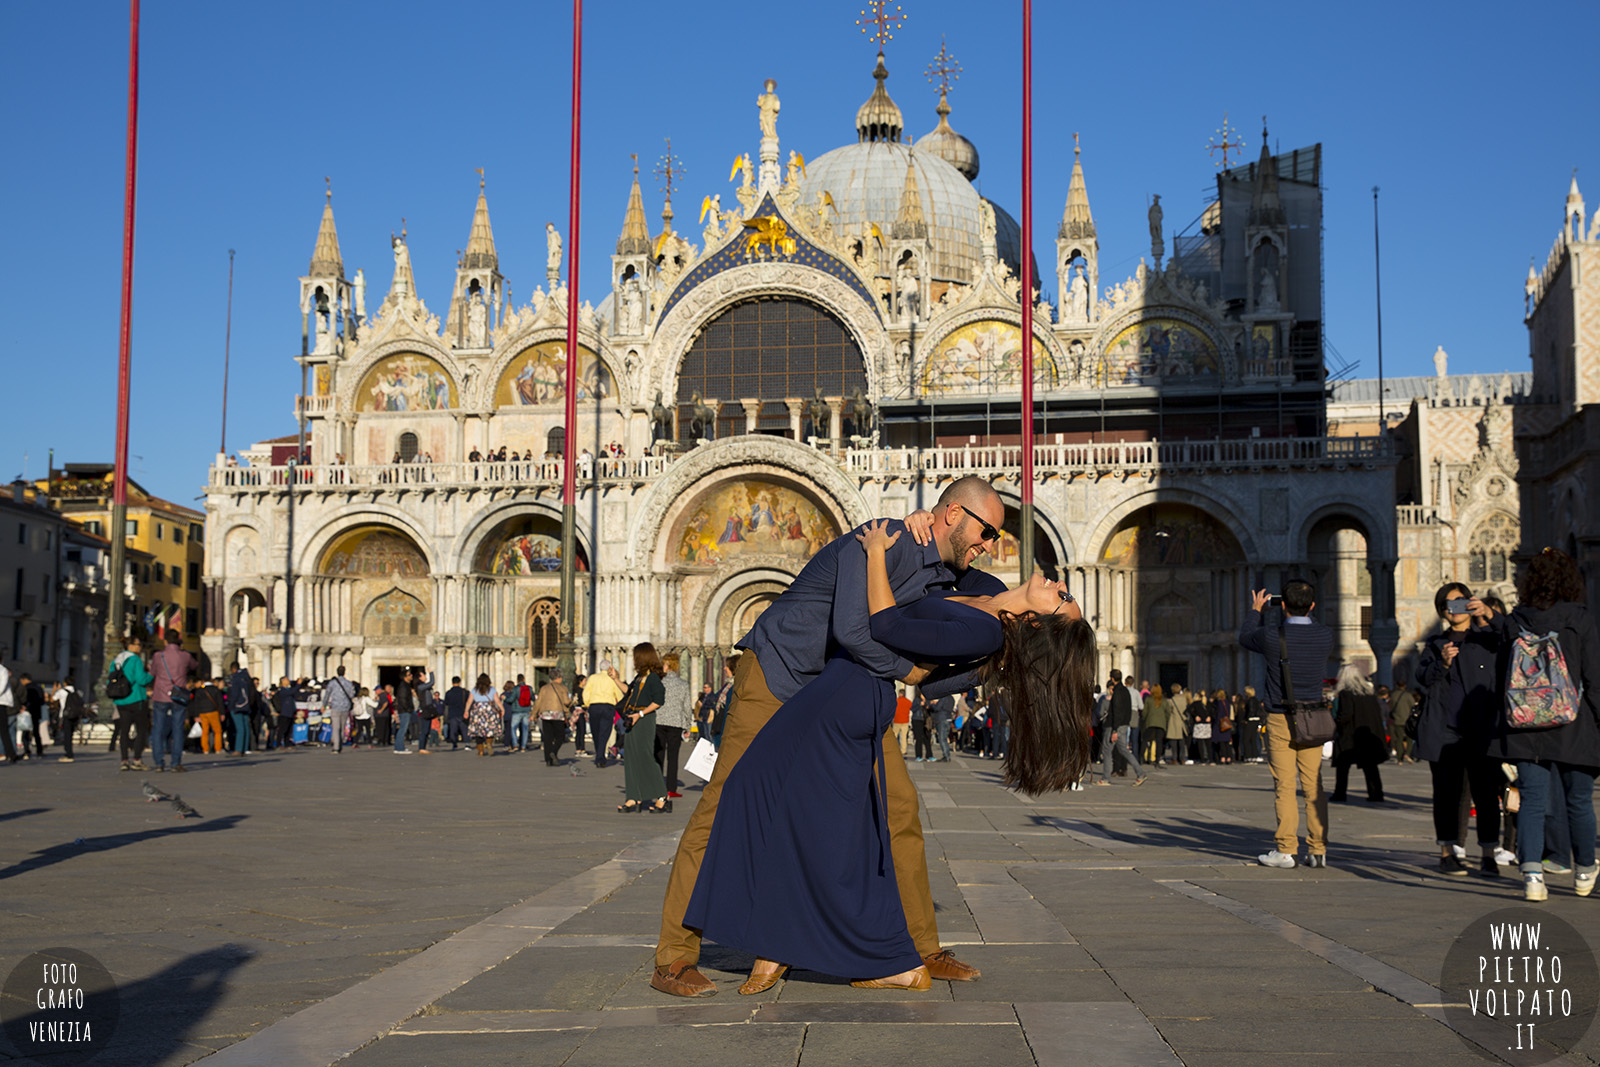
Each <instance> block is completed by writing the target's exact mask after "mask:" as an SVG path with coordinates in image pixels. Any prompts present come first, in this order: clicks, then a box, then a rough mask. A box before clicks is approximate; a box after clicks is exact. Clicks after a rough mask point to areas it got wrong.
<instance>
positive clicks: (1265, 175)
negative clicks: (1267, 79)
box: [1250, 122, 1284, 226]
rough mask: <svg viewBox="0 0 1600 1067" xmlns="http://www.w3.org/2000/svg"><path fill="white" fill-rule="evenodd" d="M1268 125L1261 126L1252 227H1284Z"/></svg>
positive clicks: (1275, 162) (1276, 171)
mask: <svg viewBox="0 0 1600 1067" xmlns="http://www.w3.org/2000/svg"><path fill="white" fill-rule="evenodd" d="M1268 143H1269V142H1268V141H1267V125H1266V123H1265V122H1262V124H1261V158H1260V159H1258V160H1257V161H1256V188H1255V192H1254V193H1252V194H1251V196H1250V225H1251V226H1282V225H1284V216H1283V203H1282V202H1281V201H1280V200H1279V199H1278V164H1277V161H1276V160H1274V159H1273V158H1272V153H1271V152H1270V151H1269V150H1268V148H1267V145H1268Z"/></svg>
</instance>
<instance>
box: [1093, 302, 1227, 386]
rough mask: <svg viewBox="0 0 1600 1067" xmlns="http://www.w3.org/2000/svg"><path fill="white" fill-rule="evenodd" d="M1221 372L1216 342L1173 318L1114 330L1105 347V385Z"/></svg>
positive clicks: (1143, 322)
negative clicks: (1116, 331)
mask: <svg viewBox="0 0 1600 1067" xmlns="http://www.w3.org/2000/svg"><path fill="white" fill-rule="evenodd" d="M1221 373H1222V363H1221V361H1220V359H1219V358H1218V354H1217V346H1216V343H1215V342H1214V341H1212V340H1211V338H1209V337H1207V336H1206V335H1205V333H1204V332H1203V331H1201V330H1200V329H1199V328H1198V327H1196V326H1194V325H1192V324H1191V323H1187V322H1182V321H1180V320H1178V319H1175V318H1167V317H1165V316H1156V317H1152V318H1147V319H1140V320H1139V321H1138V322H1135V323H1133V324H1132V325H1129V326H1126V327H1124V328H1123V329H1122V330H1120V331H1118V333H1117V334H1116V336H1114V337H1113V338H1112V339H1111V342H1110V343H1109V344H1107V345H1106V348H1105V378H1106V384H1111V385H1116V384H1120V383H1135V382H1140V381H1147V380H1149V379H1151V378H1192V377H1196V376H1201V377H1203V376H1207V375H1217V374H1221Z"/></svg>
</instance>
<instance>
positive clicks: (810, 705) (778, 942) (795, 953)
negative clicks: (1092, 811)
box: [684, 523, 1094, 993]
mask: <svg viewBox="0 0 1600 1067" xmlns="http://www.w3.org/2000/svg"><path fill="white" fill-rule="evenodd" d="M899 536H900V535H899V534H898V533H897V534H894V535H893V536H890V535H889V534H888V533H887V532H886V531H885V530H884V528H883V524H881V523H879V524H877V525H874V526H872V527H869V528H868V529H867V531H866V532H865V533H863V534H859V535H857V540H858V541H860V542H861V543H862V545H863V547H864V548H865V550H866V552H867V586H868V588H867V603H868V607H869V609H870V610H871V611H872V619H871V622H872V636H873V639H874V640H876V641H878V642H879V643H881V644H884V645H888V646H890V647H892V648H894V649H896V650H897V651H900V652H901V653H903V654H905V655H906V656H907V657H908V658H910V659H913V660H917V661H924V662H933V663H952V662H969V661H972V660H980V659H985V658H990V657H992V658H990V662H989V666H988V670H989V672H990V678H991V679H992V680H994V681H997V682H999V683H1000V684H1003V685H1005V686H1006V688H1007V691H1008V693H1010V694H1012V709H1011V726H1012V745H1011V751H1010V753H1009V754H1008V756H1007V758H1006V763H1005V765H1004V771H1005V778H1006V781H1007V784H1011V785H1016V786H1018V787H1019V788H1021V789H1023V790H1024V791H1026V792H1028V793H1030V794H1033V793H1039V792H1044V791H1046V790H1052V789H1054V790H1058V789H1061V788H1064V787H1065V786H1066V784H1067V783H1068V782H1070V781H1073V780H1075V779H1076V778H1077V777H1078V775H1079V774H1080V773H1081V772H1082V768H1083V766H1084V764H1085V763H1086V762H1087V760H1088V737H1089V709H1090V703H1089V695H1090V687H1091V685H1092V684H1093V683H1092V679H1093V673H1094V631H1093V630H1092V629H1090V627H1089V625H1088V623H1086V622H1084V621H1083V615H1082V612H1081V611H1079V609H1078V605H1077V604H1076V602H1074V601H1073V600H1072V597H1071V594H1070V593H1068V592H1067V591H1066V588H1065V586H1064V585H1063V584H1061V583H1057V582H1052V581H1049V580H1047V579H1045V578H1043V577H1037V576H1036V577H1034V578H1033V579H1032V580H1030V581H1029V582H1026V583H1024V584H1022V585H1020V586H1017V587H1016V588H1014V589H1009V590H1007V591H1005V592H1003V593H999V594H996V595H994V596H989V597H968V596H949V597H942V596H929V597H927V598H925V599H923V600H919V601H916V602H913V603H910V604H906V605H903V606H897V605H896V604H895V603H894V594H893V593H892V592H891V591H890V587H889V577H888V569H887V567H886V565H885V561H884V557H885V553H886V552H887V550H888V548H889V546H890V545H892V544H894V543H895V541H896V540H898V538H899ZM894 707H895V697H894V687H893V683H892V682H891V681H890V680H888V679H885V678H880V677H877V676H876V675H873V674H871V673H869V672H868V671H867V669H866V668H864V667H862V666H861V665H860V664H858V663H856V662H855V660H853V659H851V658H850V657H849V656H848V655H846V654H844V653H840V654H838V655H836V656H835V657H834V658H833V659H831V660H829V662H828V664H827V666H826V667H824V669H823V671H822V673H821V674H820V675H819V676H818V677H817V678H816V680H814V681H812V682H811V683H810V684H808V685H807V686H806V687H805V688H803V689H802V690H801V691H800V692H799V693H797V694H795V696H794V698H793V699H791V700H789V701H788V702H787V703H785V704H784V706H783V707H782V708H780V709H779V710H778V711H777V713H776V714H774V715H773V717H772V719H771V720H770V721H769V722H768V723H767V725H766V726H764V727H763V728H762V729H761V732H760V733H759V734H757V735H756V738H755V740H754V741H752V742H751V744H750V747H749V748H748V749H747V750H746V751H745V753H744V755H743V756H742V757H741V758H740V760H739V764H738V766H737V767H736V768H735V769H734V770H733V772H732V773H731V774H730V775H729V776H728V779H727V782H726V783H725V784H724V786H723V792H722V802H721V804H720V805H719V807H718V812H717V820H716V823H715V824H714V825H713V827H712V830H711V837H710V840H709V841H708V843H707V846H706V853H705V859H704V861H703V863H702V865H701V868H700V875H699V879H698V880H697V881H696V883H695V888H694V894H693V896H692V897H691V899H690V901H689V907H688V910H687V913H686V915H685V918H684V923H685V925H687V926H692V927H695V928H697V929H699V930H700V931H701V932H702V933H703V934H704V935H705V936H707V937H710V938H712V939H713V940H715V941H718V942H720V943H721V944H724V945H729V946H731V947H734V948H740V949H744V950H746V951H749V952H753V953H755V954H756V956H757V961H756V966H755V969H754V970H753V971H752V972H751V977H750V980H749V981H748V982H746V983H745V984H744V986H742V987H741V988H740V990H739V991H740V992H741V993H757V992H761V991H762V990H765V989H769V988H771V987H772V986H773V985H774V984H776V982H777V980H778V979H779V978H780V977H781V976H782V975H783V973H784V972H785V971H786V970H787V969H788V967H790V966H796V967H803V968H805V969H807V970H812V971H818V972H821V973H824V974H832V975H838V976H841V977H850V978H857V979H867V980H863V981H856V982H854V983H852V984H855V985H858V986H862V987H865V988H896V989H928V988H930V987H931V980H930V978H929V975H928V971H927V968H926V967H925V966H923V963H922V957H921V956H920V955H919V954H918V952H917V950H916V947H915V946H914V945H913V943H912V941H911V935H910V933H909V931H908V930H907V928H906V920H905V912H904V910H903V909H902V906H901V903H900V894H899V890H898V887H897V886H896V884H895V874H894V860H893V857H892V855H891V853H890V848H889V833H888V828H887V824H886V812H885V808H884V796H885V787H884V777H883V770H882V768H881V767H880V766H879V765H878V764H879V760H880V758H881V755H882V751H883V746H882V741H883V735H884V733H885V732H886V731H887V730H888V729H889V727H890V726H891V724H892V723H893V721H894ZM779 961H781V962H779Z"/></svg>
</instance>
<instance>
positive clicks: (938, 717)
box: [933, 711, 950, 759]
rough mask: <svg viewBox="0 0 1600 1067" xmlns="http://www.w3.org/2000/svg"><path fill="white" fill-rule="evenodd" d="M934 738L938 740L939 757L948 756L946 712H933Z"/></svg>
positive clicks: (947, 719)
mask: <svg viewBox="0 0 1600 1067" xmlns="http://www.w3.org/2000/svg"><path fill="white" fill-rule="evenodd" d="M933 735H934V740H936V741H938V742H939V758H940V759H949V758H950V716H949V714H948V713H943V712H937V711H936V712H934V713H933Z"/></svg>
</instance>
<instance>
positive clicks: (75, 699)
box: [61, 689, 84, 719]
mask: <svg viewBox="0 0 1600 1067" xmlns="http://www.w3.org/2000/svg"><path fill="white" fill-rule="evenodd" d="M83 711H84V708H83V697H82V696H81V695H79V693H78V691H77V690H76V689H68V690H67V699H66V706H65V707H64V708H63V709H62V712H61V716H62V718H64V719H81V718H83Z"/></svg>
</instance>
